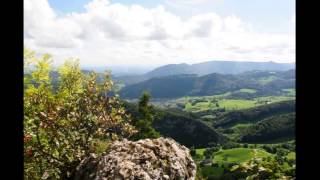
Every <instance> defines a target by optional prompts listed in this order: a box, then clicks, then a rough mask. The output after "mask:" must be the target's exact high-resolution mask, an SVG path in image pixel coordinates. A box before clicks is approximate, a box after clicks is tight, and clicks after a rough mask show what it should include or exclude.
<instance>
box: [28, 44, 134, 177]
mask: <svg viewBox="0 0 320 180" xmlns="http://www.w3.org/2000/svg"><path fill="white" fill-rule="evenodd" d="M24 64H25V72H29V73H30V74H27V75H25V77H24V177H25V179H32V180H33V179H36V180H37V179H66V178H69V177H70V176H72V173H73V170H74V169H75V166H77V165H78V163H79V162H80V161H81V160H82V159H83V158H84V157H85V156H88V155H89V153H91V152H95V149H97V148H99V147H95V146H97V143H96V142H97V140H104V141H111V140H114V139H117V138H121V137H129V136H131V135H132V134H133V133H134V132H135V130H134V128H133V127H132V126H131V125H129V122H130V116H129V115H127V114H126V113H125V110H124V108H123V107H122V105H121V103H120V101H119V100H118V98H117V97H116V96H113V97H111V96H109V95H108V93H109V92H110V90H111V88H112V85H113V83H112V81H111V80H110V78H109V75H108V74H107V75H106V77H105V80H104V82H103V83H102V84H97V82H96V81H97V75H96V74H90V75H84V74H83V73H82V72H81V70H80V66H79V63H78V62H77V61H73V60H69V61H66V62H65V64H64V65H63V66H61V67H59V69H58V73H59V79H58V82H54V83H55V85H56V89H55V91H54V90H53V86H52V84H53V80H52V77H51V76H50V73H51V72H52V68H51V66H50V64H51V56H50V55H48V54H45V55H43V56H42V58H36V57H35V53H34V52H32V51H30V50H28V49H24ZM31 67H32V68H31ZM100 145H101V143H100ZM105 147H106V146H105ZM100 148H101V147H100ZM100 150H101V149H100Z"/></svg>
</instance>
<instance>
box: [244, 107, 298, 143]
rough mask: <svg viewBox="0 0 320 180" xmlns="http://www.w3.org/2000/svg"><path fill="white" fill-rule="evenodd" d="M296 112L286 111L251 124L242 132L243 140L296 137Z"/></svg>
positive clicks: (262, 140)
mask: <svg viewBox="0 0 320 180" xmlns="http://www.w3.org/2000/svg"><path fill="white" fill-rule="evenodd" d="M294 135H295V113H286V114H281V115H276V116H271V117H269V118H266V119H264V120H262V121H260V122H258V123H256V124H254V125H252V126H249V127H248V128H247V129H246V130H245V131H244V132H243V134H242V137H241V139H240V141H241V142H249V143H259V142H265V141H272V140H276V139H279V138H282V139H283V138H287V139H288V138H289V139H294Z"/></svg>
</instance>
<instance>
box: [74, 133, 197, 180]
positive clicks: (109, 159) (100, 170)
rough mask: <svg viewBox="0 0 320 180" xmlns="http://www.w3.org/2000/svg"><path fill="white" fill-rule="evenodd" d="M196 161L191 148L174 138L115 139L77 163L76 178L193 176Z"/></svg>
mask: <svg viewBox="0 0 320 180" xmlns="http://www.w3.org/2000/svg"><path fill="white" fill-rule="evenodd" d="M195 176H196V164H195V163H194V162H193V160H192V158H191V156H190V154H189V149H187V148H186V147H184V146H182V145H180V144H178V143H176V142H175V141H174V140H172V139H168V138H158V139H153V140H150V139H145V140H139V141H136V142H132V141H128V140H123V141H115V142H114V143H113V144H112V145H111V146H110V147H109V148H108V151H107V152H106V153H104V154H102V155H101V156H99V157H98V156H96V155H93V154H92V155H91V156H90V157H88V158H86V159H84V160H83V161H82V162H81V163H80V165H79V166H78V167H77V171H76V174H75V179H76V180H84V179H93V180H109V179H110V180H111V179H112V180H127V179H128V180H138V179H139V180H154V179H174V180H180V179H181V180H193V179H195Z"/></svg>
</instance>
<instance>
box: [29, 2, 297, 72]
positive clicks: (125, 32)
mask: <svg viewBox="0 0 320 180" xmlns="http://www.w3.org/2000/svg"><path fill="white" fill-rule="evenodd" d="M24 44H25V46H26V47H28V48H31V49H33V50H35V51H36V52H38V53H40V54H41V53H50V54H52V55H53V56H54V59H55V64H60V63H61V62H63V60H64V59H66V58H69V57H74V58H79V59H80V63H81V65H82V66H108V65H146V66H147V65H163V64H168V63H190V64H192V63H198V62H203V61H209V60H236V61H275V62H295V1H294V0H280V1H279V0H152V1H151V0H25V1H24Z"/></svg>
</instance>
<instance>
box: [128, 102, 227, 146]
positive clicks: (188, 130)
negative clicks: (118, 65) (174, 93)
mask: <svg viewBox="0 0 320 180" xmlns="http://www.w3.org/2000/svg"><path fill="white" fill-rule="evenodd" d="M125 107H126V109H127V111H128V112H129V113H130V114H131V115H132V116H137V112H138V111H137V106H136V105H135V104H133V103H128V102H125ZM154 110H155V112H154V113H155V114H156V115H155V121H154V123H153V127H154V128H155V129H156V130H157V131H158V132H160V134H161V135H162V136H165V137H171V138H173V139H175V140H176V141H177V142H179V143H181V144H183V145H185V146H187V147H192V146H194V147H196V148H202V147H207V146H208V145H209V143H219V144H224V142H226V141H227V138H226V137H225V136H223V135H222V134H220V133H218V132H217V131H216V130H215V129H214V128H212V127H210V126H207V125H206V124H204V123H203V122H201V121H200V120H197V119H195V118H192V117H191V116H188V114H186V113H183V112H177V111H176V112H173V111H168V110H161V109H158V108H154Z"/></svg>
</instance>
